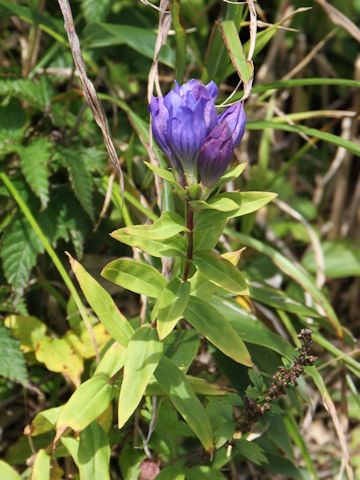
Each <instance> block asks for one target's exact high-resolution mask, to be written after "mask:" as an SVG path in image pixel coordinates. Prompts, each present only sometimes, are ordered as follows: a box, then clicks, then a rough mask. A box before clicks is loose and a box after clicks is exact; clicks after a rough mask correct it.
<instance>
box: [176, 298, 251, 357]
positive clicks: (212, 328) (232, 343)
mask: <svg viewBox="0 0 360 480" xmlns="http://www.w3.org/2000/svg"><path fill="white" fill-rule="evenodd" d="M184 317H185V318H186V320H187V321H188V322H189V323H190V324H191V325H192V326H193V327H194V328H196V330H198V331H199V332H200V333H201V334H202V335H204V336H205V337H206V338H207V339H208V340H209V341H210V342H211V343H212V344H214V345H215V346H216V347H217V348H218V349H219V350H221V351H222V352H223V353H225V355H227V356H228V357H230V358H232V359H233V360H235V361H236V362H239V363H241V364H243V365H246V366H248V367H251V366H252V365H253V363H252V361H251V358H250V354H249V352H248V350H247V348H246V346H245V344H244V342H243V341H242V339H241V337H240V336H239V334H238V333H237V332H236V330H235V329H234V328H233V327H232V326H231V324H230V323H229V321H228V319H227V318H226V317H224V316H223V315H222V314H221V313H220V312H219V311H218V310H217V309H216V308H215V307H214V306H213V305H211V304H210V303H207V302H205V301H204V300H201V299H200V298H197V297H193V296H190V299H189V303H188V305H187V307H186V309H185V312H184Z"/></svg>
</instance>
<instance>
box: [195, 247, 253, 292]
mask: <svg viewBox="0 0 360 480" xmlns="http://www.w3.org/2000/svg"><path fill="white" fill-rule="evenodd" d="M193 263H194V265H195V266H196V268H197V269H198V270H199V272H200V273H201V275H203V276H204V277H205V278H206V279H207V280H209V281H210V282H212V283H214V284H215V285H217V286H219V287H222V288H224V289H225V290H227V291H229V292H232V293H237V294H238V295H248V294H249V290H248V286H247V283H246V281H245V279H244V277H243V276H242V275H241V273H240V272H239V270H238V269H237V267H235V266H234V265H233V264H232V263H231V262H229V261H228V260H226V259H225V258H223V257H220V255H218V254H217V253H215V252H213V251H212V250H197V251H196V252H195V254H194V257H193Z"/></svg>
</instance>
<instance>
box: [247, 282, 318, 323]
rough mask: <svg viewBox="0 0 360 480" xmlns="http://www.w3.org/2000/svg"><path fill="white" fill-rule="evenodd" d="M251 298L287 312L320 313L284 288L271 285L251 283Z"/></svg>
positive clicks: (301, 313)
mask: <svg viewBox="0 0 360 480" xmlns="http://www.w3.org/2000/svg"><path fill="white" fill-rule="evenodd" d="M249 291H250V298H251V299H253V300H257V301H258V302H261V303H263V304H265V305H269V306H271V307H274V308H278V309H280V310H285V311H286V312H291V313H295V314H297V315H303V316H306V317H315V318H318V317H320V315H319V314H318V313H317V312H316V311H315V310H313V309H312V308H309V307H307V306H306V305H303V304H302V303H300V302H298V301H296V300H294V299H293V298H291V297H289V296H288V295H287V294H286V293H284V292H283V291H282V290H278V289H276V288H272V287H269V285H260V286H259V285H256V286H255V285H251V284H250V285H249Z"/></svg>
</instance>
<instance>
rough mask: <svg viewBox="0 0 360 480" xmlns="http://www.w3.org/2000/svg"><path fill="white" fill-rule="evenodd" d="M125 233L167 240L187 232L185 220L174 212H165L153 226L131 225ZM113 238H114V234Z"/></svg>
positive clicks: (126, 228)
mask: <svg viewBox="0 0 360 480" xmlns="http://www.w3.org/2000/svg"><path fill="white" fill-rule="evenodd" d="M123 230H124V232H125V233H127V234H128V235H134V236H135V237H144V238H149V239H151V240H165V239H167V238H170V237H173V236H174V235H176V234H177V233H180V232H186V231H187V230H188V229H187V228H186V227H185V224H184V219H183V218H182V217H181V216H180V215H178V214H177V213H174V212H163V214H162V215H161V217H160V218H159V219H158V220H156V221H155V222H154V223H153V224H152V225H131V226H129V227H125V228H124V229H123ZM116 232H117V230H116V231H115V232H113V233H112V236H114V233H116Z"/></svg>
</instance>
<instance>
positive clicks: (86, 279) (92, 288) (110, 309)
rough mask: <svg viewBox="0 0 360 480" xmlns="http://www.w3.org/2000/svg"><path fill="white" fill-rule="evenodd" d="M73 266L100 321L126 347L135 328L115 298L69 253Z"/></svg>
mask: <svg viewBox="0 0 360 480" xmlns="http://www.w3.org/2000/svg"><path fill="white" fill-rule="evenodd" d="M68 257H69V260H70V265H71V268H72V270H73V272H74V274H75V276H76V278H77V280H78V282H79V284H80V287H81V289H82V291H83V293H84V295H85V297H86V300H87V301H88V302H89V305H90V306H91V308H92V309H93V310H94V312H95V313H96V315H97V317H98V318H99V320H100V322H101V323H102V324H103V325H104V327H105V328H106V330H107V331H108V332H109V333H110V335H111V336H112V337H113V338H114V339H115V340H116V341H117V342H118V343H120V344H121V345H123V346H124V347H126V346H127V344H128V342H129V340H130V338H131V336H132V334H133V328H132V326H131V325H130V323H129V322H128V321H127V320H126V318H125V317H124V315H122V313H120V311H119V310H118V308H117V306H116V305H115V302H114V300H113V299H112V298H111V296H110V295H109V294H108V292H107V291H106V290H105V289H104V288H103V287H102V286H101V285H100V284H99V283H98V282H97V281H96V280H95V279H94V278H93V277H92V276H91V275H90V274H89V273H88V272H87V271H86V270H85V268H84V267H83V266H82V265H81V264H80V263H79V262H77V261H76V260H75V259H73V258H72V257H71V255H69V254H68Z"/></svg>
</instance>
